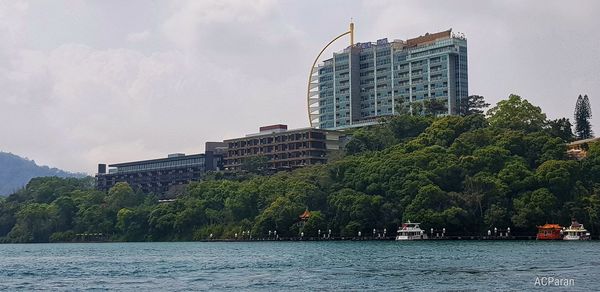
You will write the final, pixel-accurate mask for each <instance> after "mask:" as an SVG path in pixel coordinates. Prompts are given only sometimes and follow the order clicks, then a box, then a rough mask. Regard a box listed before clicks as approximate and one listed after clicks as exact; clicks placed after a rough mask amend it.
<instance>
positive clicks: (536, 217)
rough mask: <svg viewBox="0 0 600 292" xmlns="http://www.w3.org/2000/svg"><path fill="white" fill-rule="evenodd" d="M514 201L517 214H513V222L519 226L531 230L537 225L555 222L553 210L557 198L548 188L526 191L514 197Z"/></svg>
mask: <svg viewBox="0 0 600 292" xmlns="http://www.w3.org/2000/svg"><path fill="white" fill-rule="evenodd" d="M513 203H514V208H515V214H514V215H513V216H512V222H513V224H514V225H515V226H517V227H519V228H523V229H526V230H527V229H530V230H531V229H534V228H535V226H536V225H541V224H544V223H550V222H555V221H554V219H555V216H554V214H553V212H554V211H555V207H556V204H557V199H556V196H554V195H553V194H552V193H551V192H550V191H549V190H548V189H546V188H541V189H537V190H535V191H533V192H526V193H525V194H523V195H521V196H520V197H518V198H516V199H514V201H513Z"/></svg>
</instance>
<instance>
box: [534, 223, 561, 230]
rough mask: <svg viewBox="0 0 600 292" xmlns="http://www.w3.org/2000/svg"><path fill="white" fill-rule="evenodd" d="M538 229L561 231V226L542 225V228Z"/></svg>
mask: <svg viewBox="0 0 600 292" xmlns="http://www.w3.org/2000/svg"><path fill="white" fill-rule="evenodd" d="M537 228H538V229H562V226H560V225H558V224H548V223H546V224H544V225H542V226H538V227H537Z"/></svg>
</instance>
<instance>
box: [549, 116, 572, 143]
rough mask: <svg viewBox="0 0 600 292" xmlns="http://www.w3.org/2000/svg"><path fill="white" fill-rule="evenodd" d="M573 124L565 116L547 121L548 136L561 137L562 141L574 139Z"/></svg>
mask: <svg viewBox="0 0 600 292" xmlns="http://www.w3.org/2000/svg"><path fill="white" fill-rule="evenodd" d="M572 128H573V125H571V121H569V119H567V118H560V119H556V120H551V121H548V132H549V134H550V136H553V137H558V138H561V139H562V140H563V141H564V142H571V141H573V140H575V135H573V130H572Z"/></svg>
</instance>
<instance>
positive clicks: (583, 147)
mask: <svg viewBox="0 0 600 292" xmlns="http://www.w3.org/2000/svg"><path fill="white" fill-rule="evenodd" d="M598 142H600V138H590V139H583V140H577V141H573V142H571V143H568V144H567V156H568V157H569V158H570V159H574V160H581V159H584V158H586V157H587V154H588V149H589V144H591V143H598Z"/></svg>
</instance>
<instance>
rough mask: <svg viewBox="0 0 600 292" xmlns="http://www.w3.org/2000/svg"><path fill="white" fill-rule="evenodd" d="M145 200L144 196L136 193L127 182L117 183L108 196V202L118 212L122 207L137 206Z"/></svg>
mask: <svg viewBox="0 0 600 292" xmlns="http://www.w3.org/2000/svg"><path fill="white" fill-rule="evenodd" d="M142 201H143V196H142V195H139V194H137V193H135V192H134V191H133V189H131V187H130V186H129V184H128V183H126V182H118V183H116V184H115V185H114V186H113V187H112V188H110V190H108V196H107V197H106V203H108V205H109V207H110V208H111V209H112V210H115V212H117V211H118V210H120V209H122V208H130V207H135V206H136V205H138V204H140V203H141V202H142Z"/></svg>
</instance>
